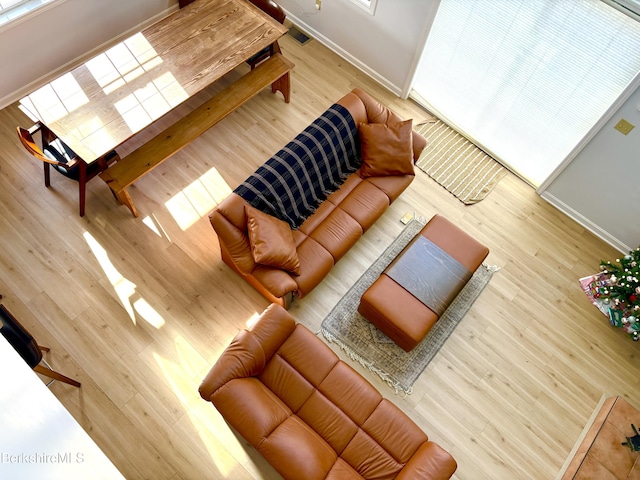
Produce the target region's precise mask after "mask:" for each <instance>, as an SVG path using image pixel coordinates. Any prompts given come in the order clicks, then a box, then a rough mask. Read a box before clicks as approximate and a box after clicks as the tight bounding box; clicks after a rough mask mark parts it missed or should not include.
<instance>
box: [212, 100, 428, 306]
mask: <svg viewBox="0 0 640 480" xmlns="http://www.w3.org/2000/svg"><path fill="white" fill-rule="evenodd" d="M336 103H338V104H339V105H342V106H343V107H345V108H346V109H347V110H348V111H349V113H350V114H351V116H352V117H353V119H354V121H355V125H357V126H359V127H360V126H361V125H362V124H367V125H370V124H385V125H390V124H394V123H397V122H400V121H401V119H400V117H398V116H397V115H396V114H394V113H393V112H392V111H391V110H389V109H388V108H387V107H385V106H384V105H382V104H380V103H379V102H378V101H377V100H375V99H373V98H372V97H371V96H369V95H368V94H367V93H365V92H364V91H362V90H361V89H354V90H353V91H352V92H351V93H349V94H347V95H345V96H344V97H343V98H341V99H340V100H338V101H337V102H336ZM407 140H408V142H409V144H410V146H409V149H410V150H409V151H410V152H411V153H412V155H413V158H412V159H411V158H410V159H409V163H410V164H411V165H410V166H411V171H410V172H409V174H403V175H396V174H394V175H386V174H376V175H374V176H367V177H366V178H362V176H361V171H358V172H355V173H353V174H351V175H350V176H349V177H348V178H347V179H346V181H344V183H343V184H342V186H341V187H340V188H339V189H338V190H337V191H335V192H333V193H332V194H331V195H329V196H328V198H327V199H326V200H325V201H324V202H323V203H321V204H320V206H319V207H318V208H317V210H316V211H315V213H314V214H313V215H311V216H310V217H308V218H307V219H306V221H305V222H304V223H303V224H302V225H301V226H300V228H299V229H297V230H293V239H294V243H295V250H296V253H297V257H298V258H299V263H300V269H299V274H298V275H296V274H292V273H290V272H288V271H286V270H283V269H280V268H275V267H273V266H268V265H263V264H260V263H256V262H255V259H254V257H253V255H252V250H251V245H250V241H249V235H248V229H247V214H246V205H248V203H247V202H246V201H245V200H244V199H243V198H241V197H240V196H239V195H237V194H236V193H232V194H231V195H230V196H229V197H227V198H226V199H225V200H223V201H222V202H221V203H220V204H219V205H218V206H217V207H216V209H215V210H214V211H213V212H212V213H211V215H210V220H211V224H212V225H213V228H214V229H215V231H216V233H217V235H218V239H219V243H220V250H221V254H222V259H223V261H224V262H225V263H226V264H227V265H229V266H230V267H231V268H232V269H233V270H234V271H236V273H238V274H239V275H241V276H242V277H243V278H244V279H245V280H246V281H247V282H249V284H251V285H252V286H253V287H254V288H255V289H256V290H258V291H259V292H260V293H261V294H262V295H264V296H265V297H266V298H267V299H268V300H269V301H271V302H273V303H277V304H279V305H282V306H284V307H285V308H288V307H289V305H290V304H291V302H292V301H293V299H294V298H296V297H298V298H302V297H303V296H304V295H306V294H307V293H309V292H310V291H311V290H313V289H314V288H315V287H316V286H317V285H318V284H319V283H320V281H321V280H322V279H323V278H324V277H325V276H326V275H327V274H328V273H329V272H330V271H331V269H332V268H333V266H334V264H335V263H336V262H337V261H338V260H340V258H342V256H343V255H344V254H345V253H346V252H347V251H348V250H349V249H350V248H351V247H352V246H353V245H354V244H355V243H356V241H357V240H358V239H359V238H360V237H361V236H362V235H363V233H364V232H365V231H367V229H368V228H369V227H370V226H371V225H373V223H374V222H375V221H376V220H377V219H378V218H379V217H380V216H381V215H382V214H383V213H384V212H385V210H386V209H387V208H388V207H389V205H390V204H391V202H393V201H394V200H395V199H396V198H397V197H398V196H399V195H400V194H401V193H402V192H403V191H404V190H405V189H406V188H407V187H408V186H409V184H410V183H411V181H412V180H413V178H414V176H413V173H412V172H413V162H415V161H416V160H417V159H418V157H419V155H420V153H421V152H422V150H423V149H424V147H425V146H426V141H425V139H424V138H423V137H422V136H420V135H418V134H417V133H415V132H413V131H412V132H410V135H409V136H408V137H407ZM411 153H410V155H411ZM411 160H413V161H411Z"/></svg>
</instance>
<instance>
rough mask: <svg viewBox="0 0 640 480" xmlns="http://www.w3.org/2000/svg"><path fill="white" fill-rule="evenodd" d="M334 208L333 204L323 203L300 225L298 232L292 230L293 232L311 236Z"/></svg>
mask: <svg viewBox="0 0 640 480" xmlns="http://www.w3.org/2000/svg"><path fill="white" fill-rule="evenodd" d="M335 208H336V206H335V205H334V204H333V203H331V202H323V203H322V204H321V205H320V206H319V207H318V209H317V210H316V211H315V212H313V214H312V215H311V216H309V217H308V218H307V219H306V220H305V221H304V223H303V224H302V225H300V228H299V229H298V230H294V232H302V233H304V234H305V235H311V234H312V233H313V231H314V230H315V229H316V228H318V227H319V226H320V225H322V222H324V221H325V220H326V218H327V217H328V216H329V215H331V212H333V210H334V209H335ZM294 235H295V233H294Z"/></svg>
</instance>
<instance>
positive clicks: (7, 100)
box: [0, 4, 179, 109]
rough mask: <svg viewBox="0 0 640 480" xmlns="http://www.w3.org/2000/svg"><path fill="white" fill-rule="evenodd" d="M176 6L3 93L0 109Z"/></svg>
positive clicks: (157, 19) (158, 19)
mask: <svg viewBox="0 0 640 480" xmlns="http://www.w3.org/2000/svg"><path fill="white" fill-rule="evenodd" d="M178 8H179V7H178V5H177V4H176V5H173V6H172V7H169V8H167V9H165V10H164V11H162V12H160V13H158V14H157V15H154V16H153V17H151V18H149V19H147V20H145V21H144V22H141V23H139V24H138V25H136V26H135V27H132V28H130V29H128V30H127V31H126V32H123V33H121V34H120V35H118V36H117V37H115V38H112V39H110V40H107V41H106V42H104V43H102V44H101V45H98V46H97V47H95V48H93V49H91V50H90V51H88V52H87V53H85V54H83V55H81V56H79V57H77V58H74V59H73V60H71V61H69V62H67V63H65V64H64V65H62V66H61V67H59V68H56V69H55V70H53V71H52V72H49V73H47V74H46V75H43V76H42V77H40V78H38V79H36V80H34V81H33V82H30V83H29V84H27V85H25V86H24V87H22V88H19V89H18V90H16V91H14V92H11V93H9V94H8V95H5V96H4V97H2V98H0V109H3V108H5V107H8V106H9V105H11V104H12V103H14V102H17V101H18V100H20V99H21V98H23V97H26V96H27V95H29V94H30V93H32V92H34V91H35V90H37V89H38V88H40V87H42V86H43V85H46V84H47V83H49V82H51V81H52V80H54V79H56V78H57V77H59V76H60V75H61V74H63V73H64V72H67V71H69V70H73V69H74V68H75V67H77V66H78V65H81V64H82V63H83V62H85V61H87V60H89V59H90V58H91V57H94V56H95V55H97V54H98V53H99V52H102V51H104V50H106V49H107V48H109V47H110V46H112V45H115V44H116V43H118V42H120V41H122V40H124V39H126V38H128V37H130V36H131V35H133V34H135V33H137V32H139V31H140V30H142V29H144V28H146V27H148V26H149V25H153V24H154V23H156V22H158V21H160V20H162V19H163V18H164V17H167V16H169V15H171V14H172V13H173V12H174V11H177V10H178Z"/></svg>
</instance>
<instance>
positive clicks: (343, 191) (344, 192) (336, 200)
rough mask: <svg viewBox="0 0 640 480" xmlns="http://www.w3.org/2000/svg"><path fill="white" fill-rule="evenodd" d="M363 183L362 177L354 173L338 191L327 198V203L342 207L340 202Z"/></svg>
mask: <svg viewBox="0 0 640 480" xmlns="http://www.w3.org/2000/svg"><path fill="white" fill-rule="evenodd" d="M362 182H363V179H362V178H360V175H359V174H358V173H352V174H351V175H349V176H348V177H347V179H346V180H345V181H344V183H343V184H342V186H341V187H340V188H339V189H338V190H336V191H335V192H333V193H332V194H331V195H329V196H328V197H327V202H330V203H332V204H333V205H335V206H338V205H340V202H342V201H343V200H344V199H345V198H347V196H348V195H349V194H350V193H351V192H352V191H353V189H354V188H356V187H357V186H358V185H360V184H361V183H362ZM325 203H326V202H325Z"/></svg>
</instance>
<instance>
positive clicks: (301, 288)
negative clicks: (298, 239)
mask: <svg viewBox="0 0 640 480" xmlns="http://www.w3.org/2000/svg"><path fill="white" fill-rule="evenodd" d="M297 251H298V258H299V259H300V275H298V276H295V277H291V278H292V279H293V280H294V281H295V282H296V285H297V288H296V290H297V294H298V296H299V297H300V298H302V297H303V296H304V295H306V294H307V293H309V292H310V291H311V290H313V289H314V288H315V287H317V286H318V284H319V283H320V282H321V281H322V279H323V278H324V277H326V276H327V275H328V274H329V272H330V271H331V269H332V268H333V265H334V264H335V262H334V259H333V256H332V255H331V254H330V253H329V252H328V251H327V249H326V248H324V247H323V246H322V245H320V244H319V243H318V242H317V241H315V240H314V239H313V238H309V237H307V238H306V239H305V240H304V241H303V242H302V243H300V245H298V249H297Z"/></svg>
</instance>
